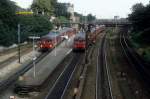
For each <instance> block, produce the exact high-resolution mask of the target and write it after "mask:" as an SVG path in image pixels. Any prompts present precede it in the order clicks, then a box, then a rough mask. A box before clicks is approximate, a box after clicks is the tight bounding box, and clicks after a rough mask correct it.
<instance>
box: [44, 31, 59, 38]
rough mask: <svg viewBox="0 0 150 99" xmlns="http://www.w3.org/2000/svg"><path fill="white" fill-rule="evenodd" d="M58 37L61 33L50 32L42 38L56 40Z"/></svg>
mask: <svg viewBox="0 0 150 99" xmlns="http://www.w3.org/2000/svg"><path fill="white" fill-rule="evenodd" d="M58 35H60V32H59V31H50V32H49V33H48V34H47V35H45V36H42V37H41V38H42V39H50V38H54V37H57V36H58Z"/></svg>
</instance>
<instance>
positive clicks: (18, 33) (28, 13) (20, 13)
mask: <svg viewBox="0 0 150 99" xmlns="http://www.w3.org/2000/svg"><path fill="white" fill-rule="evenodd" d="M32 14H33V12H30V11H19V12H16V15H32ZM17 27H18V31H17V36H18V37H17V38H18V62H19V63H21V59H20V56H21V55H20V42H21V38H20V27H21V25H20V23H18V26H17Z"/></svg>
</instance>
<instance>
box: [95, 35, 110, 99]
mask: <svg viewBox="0 0 150 99" xmlns="http://www.w3.org/2000/svg"><path fill="white" fill-rule="evenodd" d="M106 57H107V56H106V34H105V35H104V37H103V39H102V41H101V46H100V48H99V50H98V56H97V74H96V99H113V96H112V90H111V80H110V73H109V68H108V65H107V60H106Z"/></svg>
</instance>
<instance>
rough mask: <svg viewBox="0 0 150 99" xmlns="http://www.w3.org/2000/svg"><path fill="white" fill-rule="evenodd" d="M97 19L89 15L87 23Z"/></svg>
mask: <svg viewBox="0 0 150 99" xmlns="http://www.w3.org/2000/svg"><path fill="white" fill-rule="evenodd" d="M95 19H96V17H95V16H93V15H92V14H88V15H87V21H88V22H92V21H94V20H95Z"/></svg>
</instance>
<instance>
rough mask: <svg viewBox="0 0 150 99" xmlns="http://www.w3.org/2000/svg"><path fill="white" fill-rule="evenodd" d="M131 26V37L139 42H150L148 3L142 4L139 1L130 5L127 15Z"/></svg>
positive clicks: (149, 11) (149, 5)
mask: <svg viewBox="0 0 150 99" xmlns="http://www.w3.org/2000/svg"><path fill="white" fill-rule="evenodd" d="M128 19H129V20H130V22H131V23H132V27H133V32H134V34H133V38H134V39H135V40H136V41H137V42H138V43H141V44H150V41H149V38H150V34H149V33H150V21H149V20H150V4H148V5H146V6H144V5H143V4H141V3H138V4H135V5H134V6H133V7H132V13H131V14H130V15H129V18H128Z"/></svg>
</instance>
